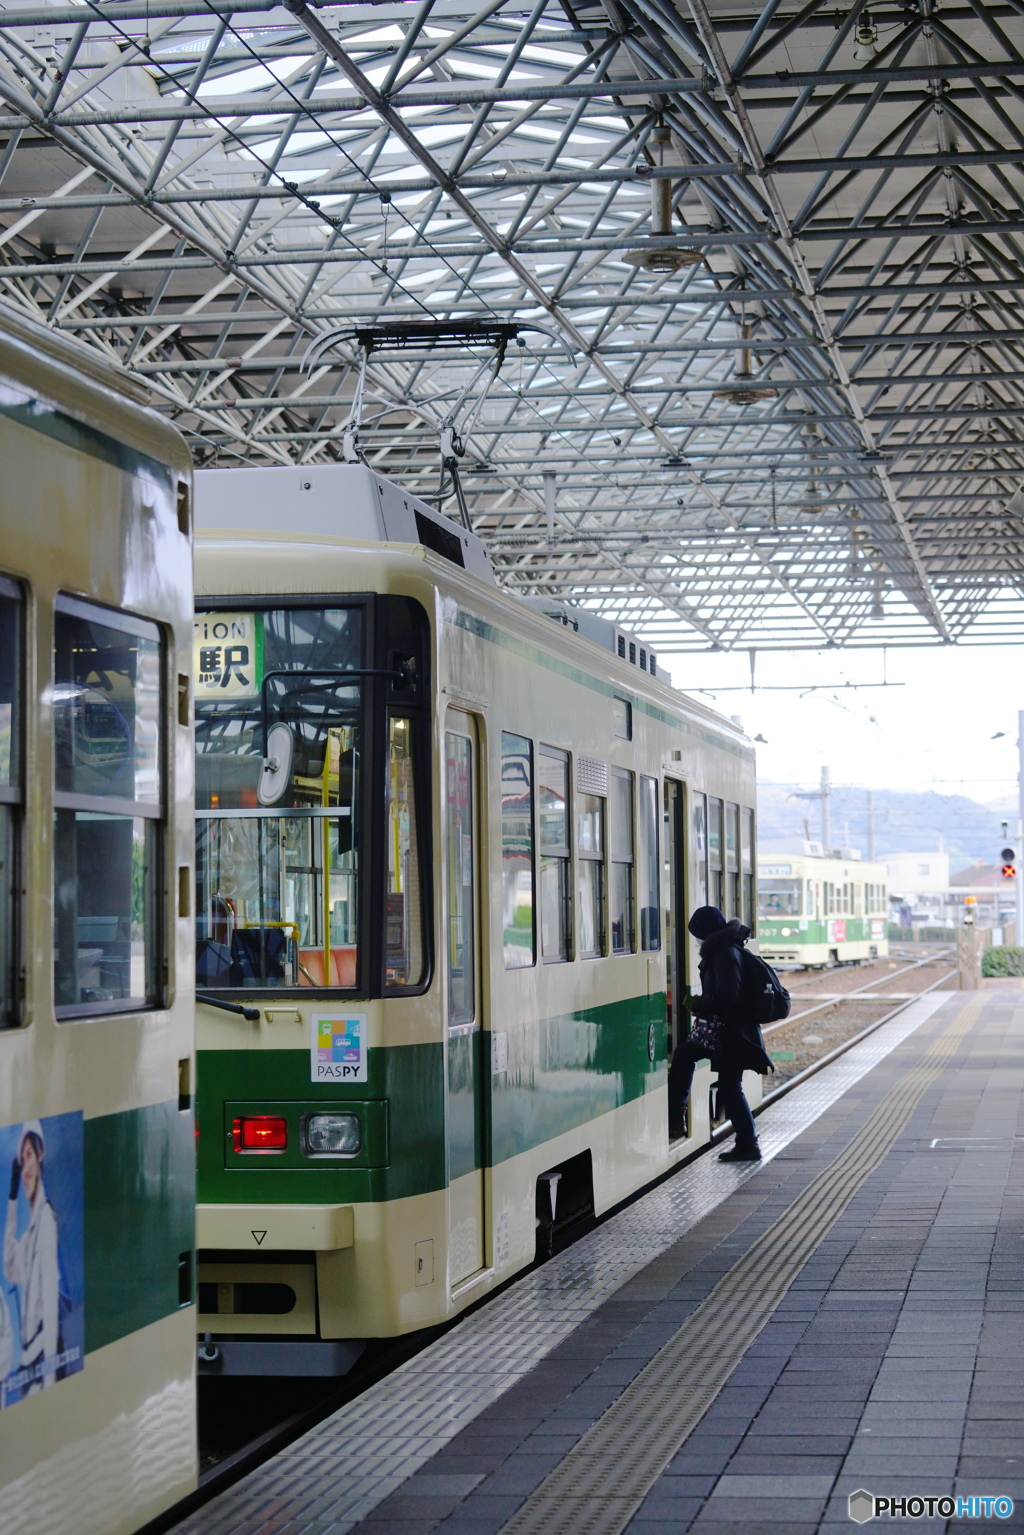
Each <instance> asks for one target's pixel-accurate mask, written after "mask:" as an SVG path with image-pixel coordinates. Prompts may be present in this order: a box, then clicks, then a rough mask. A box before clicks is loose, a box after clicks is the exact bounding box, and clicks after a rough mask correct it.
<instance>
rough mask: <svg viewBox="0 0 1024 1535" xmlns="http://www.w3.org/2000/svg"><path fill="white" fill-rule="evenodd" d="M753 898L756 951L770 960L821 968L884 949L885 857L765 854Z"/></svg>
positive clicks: (759, 864) (870, 956)
mask: <svg viewBox="0 0 1024 1535" xmlns="http://www.w3.org/2000/svg"><path fill="white" fill-rule="evenodd" d="M757 901H758V933H759V936H760V944H759V947H760V952H761V954H762V956H763V957H764V958H765V959H766V960H768V961H769V962H770V963H771V964H773V965H774V964H797V965H804V966H807V967H810V968H814V969H824V968H825V967H826V966H828V965H843V964H850V963H852V962H856V961H858V960H865V959H876V958H877V957H878V956H879V955H883V954H888V952H889V940H888V938H887V936H886V922H887V920H888V919H887V915H886V913H887V912H888V891H887V887H886V870H885V864H884V863H862V862H861V861H860V858H859V855H858V856H853V857H851V856H847V857H846V858H843V857H833V858H825V857H822V856H821V855H820V854H814V853H772V854H770V855H769V854H762V855H761V856H760V857H759V858H758V860H757Z"/></svg>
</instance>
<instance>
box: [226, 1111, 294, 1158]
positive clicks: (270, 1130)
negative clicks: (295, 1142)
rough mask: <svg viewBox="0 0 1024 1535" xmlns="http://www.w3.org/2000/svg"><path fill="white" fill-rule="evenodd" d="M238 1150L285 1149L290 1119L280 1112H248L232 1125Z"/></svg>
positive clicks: (233, 1137)
mask: <svg viewBox="0 0 1024 1535" xmlns="http://www.w3.org/2000/svg"><path fill="white" fill-rule="evenodd" d="M231 1139H232V1141H233V1143H234V1147H235V1150H236V1151H284V1150H286V1148H287V1146H288V1121H287V1120H286V1119H285V1118H284V1117H283V1116H282V1115H280V1114H247V1115H246V1116H245V1117H244V1118H242V1119H236V1120H235V1121H234V1123H233V1124H232V1126H231Z"/></svg>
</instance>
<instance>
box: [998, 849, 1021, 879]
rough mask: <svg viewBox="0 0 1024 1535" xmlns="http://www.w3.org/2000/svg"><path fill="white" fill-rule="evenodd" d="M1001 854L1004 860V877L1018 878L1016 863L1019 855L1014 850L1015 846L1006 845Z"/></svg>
mask: <svg viewBox="0 0 1024 1535" xmlns="http://www.w3.org/2000/svg"><path fill="white" fill-rule="evenodd" d="M999 856H1000V858H1001V859H1002V860H1003V878H1004V879H1014V878H1016V874H1017V870H1016V868H1015V864H1016V862H1017V855H1016V853H1015V852H1014V851H1013V848H1012V847H1004V848H1003V851H1002V852H1001V853H1000V854H999Z"/></svg>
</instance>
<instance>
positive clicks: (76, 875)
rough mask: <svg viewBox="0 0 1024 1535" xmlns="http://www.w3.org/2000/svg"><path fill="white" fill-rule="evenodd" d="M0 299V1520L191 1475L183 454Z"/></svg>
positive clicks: (110, 1533)
mask: <svg viewBox="0 0 1024 1535" xmlns="http://www.w3.org/2000/svg"><path fill="white" fill-rule="evenodd" d="M143 398H144V396H143V394H142V391H141V390H140V389H139V388H138V386H136V385H135V384H134V383H132V382H131V381H130V380H129V379H128V378H127V377H126V376H125V375H123V374H120V373H118V372H116V371H115V370H114V369H112V368H109V367H108V366H107V365H106V364H105V363H104V362H103V361H102V360H101V359H100V358H98V357H97V356H95V355H93V354H91V353H88V352H86V351H85V350H83V349H81V348H79V347H78V346H76V345H74V344H72V343H70V342H68V341H66V340H64V339H62V338H61V337H60V336H59V335H56V334H55V333H54V332H52V331H49V330H46V329H44V328H43V327H42V326H38V325H35V324H33V323H32V322H31V321H29V320H27V319H26V318H25V317H24V316H23V315H21V314H20V313H15V312H14V311H12V310H10V309H7V308H4V307H0V458H2V462H3V471H4V472H3V480H2V482H0V1175H2V1177H3V1187H4V1190H5V1193H4V1195H3V1198H4V1215H3V1224H4V1233H3V1253H2V1261H0V1529H2V1530H3V1531H4V1535H39V1532H44V1531H57V1530H60V1531H67V1532H68V1535H128V1532H130V1531H133V1530H136V1529H138V1528H139V1526H140V1525H142V1524H144V1523H146V1522H148V1521H149V1520H151V1519H152V1518H154V1517H155V1516H157V1515H159V1514H161V1513H163V1511H164V1510H166V1509H167V1508H168V1507H170V1506H171V1505H172V1504H173V1503H175V1502H177V1501H178V1500H179V1499H180V1498H181V1497H183V1496H184V1495H185V1494H186V1493H188V1492H189V1491H190V1490H191V1489H192V1488H194V1487H195V1485H196V1474H197V1453H196V1428H195V1371H196V1362H195V1305H194V1266H193V1257H194V1240H193V1238H194V1201H195V1160H194V1149H193V1148H194V1129H193V1114H192V1101H191V1100H192V1091H193V1024H194V999H193V986H192V975H193V969H194V957H193V916H192V910H191V898H192V895H191V886H192V856H193V818H192V804H193V788H192V774H193V765H192V750H191V742H192V736H191V715H190V708H191V705H190V694H191V681H190V677H189V660H190V639H191V631H192V550H191V529H190V525H189V524H190V495H191V464H190V459H189V455H188V451H187V449H186V447H185V444H184V442H183V441H182V439H181V438H180V437H179V436H178V434H177V433H176V432H175V431H173V430H172V429H171V428H170V427H169V426H168V425H167V424H166V423H164V422H163V421H161V420H160V419H159V418H158V417H157V416H156V415H155V414H153V413H152V412H150V411H148V410H146V409H144V408H143V405H142V400H143Z"/></svg>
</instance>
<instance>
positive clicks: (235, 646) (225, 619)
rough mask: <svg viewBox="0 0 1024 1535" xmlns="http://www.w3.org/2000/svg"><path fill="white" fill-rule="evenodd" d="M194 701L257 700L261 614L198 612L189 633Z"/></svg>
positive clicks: (260, 651)
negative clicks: (190, 637) (190, 634)
mask: <svg viewBox="0 0 1024 1535" xmlns="http://www.w3.org/2000/svg"><path fill="white" fill-rule="evenodd" d="M192 675H193V676H194V677H195V686H196V698H197V700H202V701H212V700H218V701H220V702H221V703H228V702H231V701H232V700H233V699H236V698H258V697H259V696H260V688H261V687H262V685H263V618H262V614H260V613H197V614H196V618H195V624H194V626H193V631H192Z"/></svg>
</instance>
